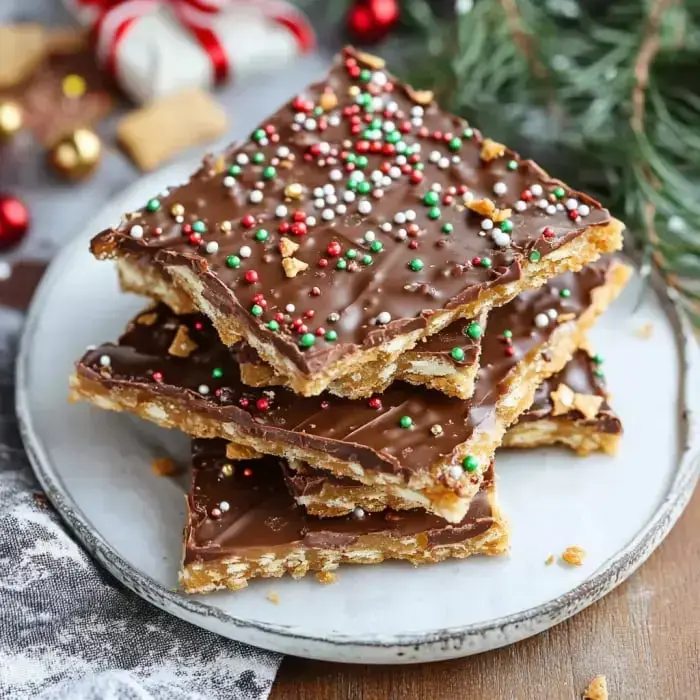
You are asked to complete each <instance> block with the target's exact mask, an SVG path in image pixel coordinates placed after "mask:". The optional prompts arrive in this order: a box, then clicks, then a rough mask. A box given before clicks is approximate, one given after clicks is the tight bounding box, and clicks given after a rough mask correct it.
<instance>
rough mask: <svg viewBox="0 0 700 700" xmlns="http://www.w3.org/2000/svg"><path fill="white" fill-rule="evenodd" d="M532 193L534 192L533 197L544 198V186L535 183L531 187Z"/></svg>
mask: <svg viewBox="0 0 700 700" xmlns="http://www.w3.org/2000/svg"><path fill="white" fill-rule="evenodd" d="M530 192H532V196H533V197H541V196H542V185H538V184H537V183H535V184H534V185H532V187H530Z"/></svg>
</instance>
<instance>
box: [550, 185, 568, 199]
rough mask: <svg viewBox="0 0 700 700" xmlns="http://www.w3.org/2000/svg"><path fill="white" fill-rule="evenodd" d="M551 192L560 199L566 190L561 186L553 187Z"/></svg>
mask: <svg viewBox="0 0 700 700" xmlns="http://www.w3.org/2000/svg"><path fill="white" fill-rule="evenodd" d="M552 194H553V195H554V196H555V197H556V198H557V199H561V198H562V197H563V196H564V195H565V194H566V191H565V190H564V188H563V187H555V188H554V190H553V191H552Z"/></svg>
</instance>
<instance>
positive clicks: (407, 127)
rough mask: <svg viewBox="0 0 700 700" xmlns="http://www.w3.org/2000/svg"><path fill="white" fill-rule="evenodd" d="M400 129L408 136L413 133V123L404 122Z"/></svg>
mask: <svg viewBox="0 0 700 700" xmlns="http://www.w3.org/2000/svg"><path fill="white" fill-rule="evenodd" d="M399 129H400V130H401V132H402V133H404V134H408V133H409V132H410V131H411V122H402V123H401V126H400V127H399Z"/></svg>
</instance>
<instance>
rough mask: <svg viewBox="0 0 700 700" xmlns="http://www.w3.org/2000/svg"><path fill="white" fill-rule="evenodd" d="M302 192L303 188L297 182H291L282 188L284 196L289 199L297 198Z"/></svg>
mask: <svg viewBox="0 0 700 700" xmlns="http://www.w3.org/2000/svg"><path fill="white" fill-rule="evenodd" d="M303 192H304V189H303V187H302V186H301V185H300V184H299V183H298V182H293V183H292V184H291V185H287V186H286V187H285V188H284V196H285V197H289V198H290V199H299V198H300V197H301V195H302V193H303Z"/></svg>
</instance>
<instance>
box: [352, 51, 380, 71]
mask: <svg viewBox="0 0 700 700" xmlns="http://www.w3.org/2000/svg"><path fill="white" fill-rule="evenodd" d="M357 60H358V61H360V62H361V63H364V64H365V65H367V66H369V67H370V68H372V69H373V70H381V69H382V68H384V66H385V65H386V61H385V60H384V59H383V58H382V57H381V56H375V55H374V54H373V53H365V52H364V51H358V52H357Z"/></svg>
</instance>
